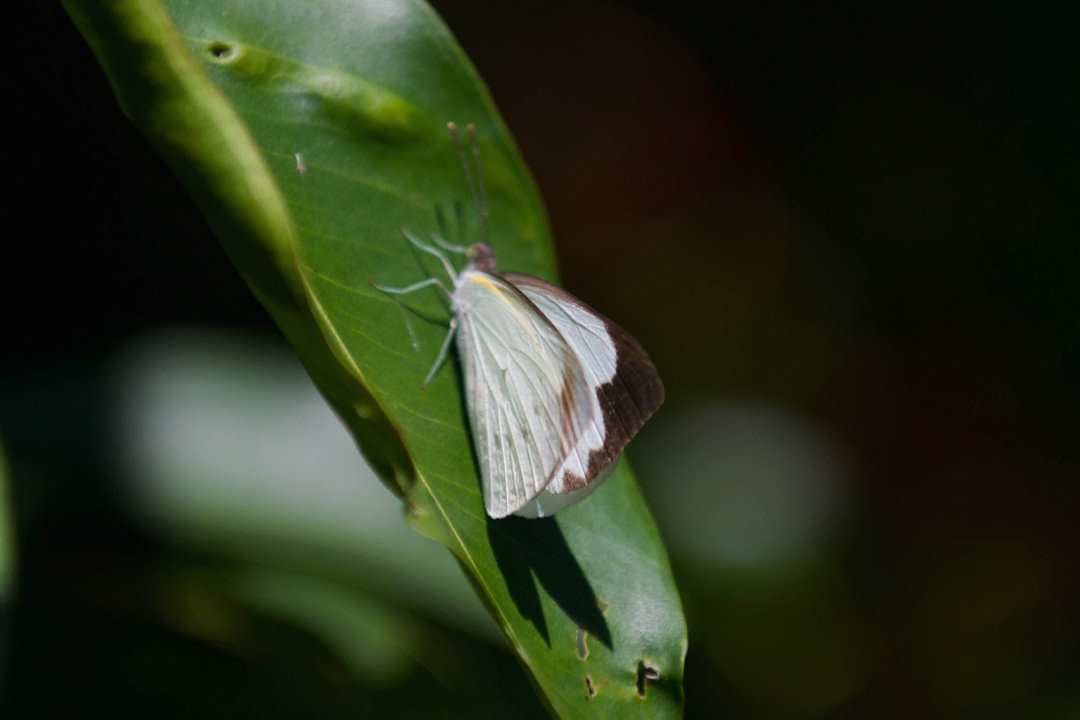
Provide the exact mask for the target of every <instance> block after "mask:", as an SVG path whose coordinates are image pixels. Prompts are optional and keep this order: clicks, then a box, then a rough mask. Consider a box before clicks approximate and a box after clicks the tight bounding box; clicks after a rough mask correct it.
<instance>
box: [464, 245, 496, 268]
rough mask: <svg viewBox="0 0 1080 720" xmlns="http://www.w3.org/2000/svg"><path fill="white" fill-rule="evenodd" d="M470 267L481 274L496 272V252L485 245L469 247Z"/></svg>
mask: <svg viewBox="0 0 1080 720" xmlns="http://www.w3.org/2000/svg"><path fill="white" fill-rule="evenodd" d="M469 266H470V267H471V268H473V269H474V270H479V271H480V272H486V273H493V274H494V272H495V251H494V250H492V249H491V247H490V246H488V245H485V244H484V243H476V244H475V245H471V246H469Z"/></svg>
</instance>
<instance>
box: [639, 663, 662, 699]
mask: <svg viewBox="0 0 1080 720" xmlns="http://www.w3.org/2000/svg"><path fill="white" fill-rule="evenodd" d="M659 679H660V668H658V667H656V666H655V665H653V664H652V663H650V662H647V661H645V660H638V664H637V682H636V683H634V686H635V687H636V688H637V694H638V697H645V692H646V688H645V683H646V681H648V680H659Z"/></svg>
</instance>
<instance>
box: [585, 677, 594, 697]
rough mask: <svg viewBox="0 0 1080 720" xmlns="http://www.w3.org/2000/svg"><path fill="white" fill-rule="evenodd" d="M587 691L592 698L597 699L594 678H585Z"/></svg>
mask: <svg viewBox="0 0 1080 720" xmlns="http://www.w3.org/2000/svg"><path fill="white" fill-rule="evenodd" d="M585 690H586V692H588V693H589V697H590V698H594V697H596V686H595V685H593V681H592V678H591V677H589V676H588V675H586V676H585Z"/></svg>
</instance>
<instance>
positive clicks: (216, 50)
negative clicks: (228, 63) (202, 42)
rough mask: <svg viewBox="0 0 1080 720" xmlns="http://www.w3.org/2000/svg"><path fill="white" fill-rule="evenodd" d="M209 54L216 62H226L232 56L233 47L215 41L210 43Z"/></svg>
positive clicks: (229, 44)
mask: <svg viewBox="0 0 1080 720" xmlns="http://www.w3.org/2000/svg"><path fill="white" fill-rule="evenodd" d="M210 54H211V55H213V56H214V57H215V58H216V59H218V60H228V59H229V58H230V57H231V56H232V54H233V46H232V44H231V43H227V42H225V41H224V40H215V41H214V42H212V43H210Z"/></svg>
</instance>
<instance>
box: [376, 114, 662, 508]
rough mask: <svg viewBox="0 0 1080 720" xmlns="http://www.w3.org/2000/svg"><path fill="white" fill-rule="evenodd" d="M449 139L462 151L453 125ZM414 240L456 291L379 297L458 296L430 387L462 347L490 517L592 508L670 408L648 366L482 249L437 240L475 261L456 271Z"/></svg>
mask: <svg viewBox="0 0 1080 720" xmlns="http://www.w3.org/2000/svg"><path fill="white" fill-rule="evenodd" d="M469 130H470V135H472V133H473V130H472V128H471V126H470V128H469ZM451 133H453V134H454V138H455V142H456V140H457V138H456V132H455V129H454V128H453V126H451ZM474 149H475V145H474ZM462 156H463V157H464V153H462ZM466 173H467V177H468V165H467V164H466ZM469 181H470V185H472V179H471V177H469ZM483 216H484V213H483V212H482V214H481V217H483ZM405 236H406V237H407V238H408V239H409V241H410V242H411V243H413V244H414V245H415V246H416V247H417V248H419V249H420V250H422V251H424V252H428V253H431V254H433V255H435V256H436V257H438V258H439V259H440V261H441V262H442V264H443V267H444V268H445V269H446V273H447V275H448V276H449V278H450V280H451V282H452V283H453V290H452V291H450V290H447V289H446V287H445V286H444V285H443V284H442V282H441V281H440V280H439V279H437V278H428V279H426V280H422V281H420V282H418V283H415V284H413V285H410V286H408V287H405V288H388V287H382V286H378V285H376V287H377V288H378V289H380V290H382V291H384V292H388V293H395V294H404V293H409V292H413V291H414V290H419V289H421V288H424V287H429V286H433V285H434V286H438V287H441V288H442V289H443V290H444V291H446V293H447V295H448V297H449V298H450V309H451V312H452V313H453V316H452V317H451V320H450V330H449V332H448V333H447V335H446V339H445V341H444V342H443V345H442V348H441V349H440V351H439V355H438V357H437V358H436V360H435V365H434V366H433V367H432V368H431V372H429V373H428V376H427V378H426V379H425V380H424V384H425V385H426V384H427V383H428V381H430V380H431V378H432V377H433V376H434V375H435V372H436V371H437V370H438V368H439V367H440V366H441V364H442V362H443V360H444V359H445V357H446V353H447V351H448V349H449V347H450V341H451V340H452V339H454V338H455V337H456V339H457V350H458V355H459V357H460V358H461V364H462V369H463V372H464V376H465V399H466V403H467V406H468V407H467V410H468V416H469V424H470V425H471V429H472V435H473V444H474V446H475V448H476V456H477V459H478V461H479V464H480V480H481V485H482V489H483V495H484V507H485V509H486V510H487V514H488V515H489V516H491V517H493V518H501V517H505V516H507V515H510V514H517V515H522V516H525V517H541V516H546V515H551V514H553V513H555V512H557V511H558V510H560V509H562V508H564V507H566V506H568V505H571V504H573V503H575V502H578V501H579V500H581V499H583V498H584V497H585V496H587V495H588V494H589V493H591V492H592V491H593V490H594V489H596V487H597V486H598V485H599V484H600V482H601V481H602V480H603V479H604V478H605V477H606V476H607V474H608V473H610V471H611V469H613V468H614V463H615V460H617V459H618V457H619V454H620V453H621V452H622V450H623V448H624V447H625V446H626V444H627V442H629V441H630V438H632V437H633V436H634V434H635V433H637V431H638V430H639V429H640V428H641V426H642V425H643V424H644V423H645V421H646V420H647V419H648V418H649V417H650V416H651V415H652V414H653V412H655V411H656V409H657V408H658V407H659V406H660V404H661V403H662V402H663V400H664V387H663V384H662V383H661V382H660V377H659V375H658V374H657V372H656V368H655V367H653V364H652V362H651V361H650V360H649V356H648V355H647V354H646V353H645V351H644V350H643V349H642V348H641V346H640V345H638V343H637V342H636V341H635V340H634V339H633V338H632V337H630V335H629V334H627V333H626V332H625V331H624V330H622V329H621V328H619V327H618V326H617V325H615V324H614V323H612V322H611V321H610V320H608V319H607V318H605V317H603V316H602V315H600V314H599V313H597V312H596V311H595V310H593V309H592V308H590V307H588V306H587V305H586V304H585V303H583V302H581V301H580V300H578V299H577V298H575V297H574V296H573V295H570V294H569V293H567V292H566V291H564V290H561V289H559V288H557V287H555V286H554V285H551V284H550V283H547V282H544V281H543V280H540V279H539V278H535V277H532V276H529V275H521V274H517V273H506V274H502V275H500V274H498V273H497V272H496V269H495V252H494V251H493V250H492V249H491V248H490V247H488V246H487V245H486V244H484V243H477V244H475V245H472V246H471V247H469V248H467V249H466V248H462V247H458V246H455V245H451V244H449V243H447V242H445V241H443V240H441V239H439V238H438V237H437V236H433V239H434V240H435V242H436V243H437V244H438V245H439V246H441V247H442V248H443V249H445V250H450V251H453V252H462V253H465V254H467V256H468V258H469V262H468V264H467V265H466V267H465V269H464V270H462V271H461V272H460V273H456V272H455V271H454V269H453V267H452V266H451V264H450V262H449V261H448V260H447V259H446V257H445V256H444V255H443V254H442V253H441V252H440V251H439V250H438V249H437V248H435V247H432V246H430V245H426V244H424V243H423V242H421V241H420V240H419V239H418V238H416V237H415V236H413V235H412V234H410V233H408V232H407V231H406V232H405Z"/></svg>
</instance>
